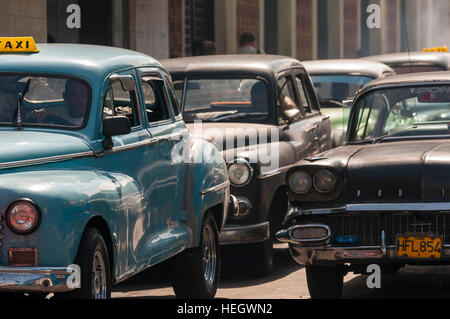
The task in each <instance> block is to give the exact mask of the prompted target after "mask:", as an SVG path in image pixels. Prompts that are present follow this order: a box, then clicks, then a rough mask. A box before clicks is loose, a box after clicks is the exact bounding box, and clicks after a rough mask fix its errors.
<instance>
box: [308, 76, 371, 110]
mask: <svg viewBox="0 0 450 319" xmlns="http://www.w3.org/2000/svg"><path fill="white" fill-rule="evenodd" d="M311 80H312V82H313V84H314V89H315V91H316V94H317V98H318V99H319V101H320V102H321V104H323V101H327V100H332V101H337V102H342V101H344V100H346V99H348V98H351V97H353V96H354V95H355V93H356V91H358V90H359V89H360V88H362V87H363V86H364V85H365V84H366V83H368V82H370V81H372V80H373V78H371V77H368V76H359V75H312V76H311ZM326 106H327V107H332V105H326Z"/></svg>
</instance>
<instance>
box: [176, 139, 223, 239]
mask: <svg viewBox="0 0 450 319" xmlns="http://www.w3.org/2000/svg"><path fill="white" fill-rule="evenodd" d="M180 143H181V144H180V145H179V148H178V149H182V151H178V153H180V154H181V153H182V154H183V157H182V160H183V164H184V167H185V169H184V183H183V184H184V192H183V194H184V196H183V209H184V210H185V211H186V212H187V218H186V219H185V225H186V227H187V228H188V229H189V231H190V232H191V243H190V247H195V246H197V245H198V243H199V242H200V236H201V233H200V230H201V227H202V222H203V216H204V214H205V213H206V212H207V211H209V210H211V209H212V208H214V207H217V206H218V205H221V212H220V213H219V214H218V215H220V217H219V218H220V220H216V222H217V223H218V224H220V225H224V224H225V220H226V212H227V210H228V201H229V196H230V190H229V181H228V174H227V169H226V164H225V161H224V160H223V159H222V156H221V153H220V151H219V150H218V149H217V148H216V147H215V146H214V145H213V144H212V143H209V142H207V141H205V140H203V139H200V138H192V137H188V138H185V139H184V140H183V141H182V142H180ZM217 218H218V216H216V219H217Z"/></svg>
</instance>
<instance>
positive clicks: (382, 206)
mask: <svg viewBox="0 0 450 319" xmlns="http://www.w3.org/2000/svg"><path fill="white" fill-rule="evenodd" d="M292 209H293V211H292V213H291V214H296V213H298V214H300V215H306V214H313V215H321V214H333V213H337V212H343V213H358V212H379V213H391V212H406V211H408V212H431V211H438V212H442V211H450V203H378V204H348V205H346V206H341V207H334V208H317V209H305V210H303V209H301V208H298V207H293V208H292Z"/></svg>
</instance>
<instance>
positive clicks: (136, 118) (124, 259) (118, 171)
mask: <svg viewBox="0 0 450 319" xmlns="http://www.w3.org/2000/svg"><path fill="white" fill-rule="evenodd" d="M107 80H108V83H109V84H108V87H107V89H106V93H105V98H104V101H103V107H102V117H103V118H106V117H111V116H126V117H127V118H128V120H129V121H130V126H131V132H130V133H128V134H124V135H119V136H113V137H112V145H110V146H109V147H107V149H106V150H105V152H104V156H103V159H102V163H103V164H102V170H103V171H104V172H105V173H104V174H107V175H108V176H109V177H110V178H111V179H112V180H113V181H114V184H115V185H116V187H117V191H118V192H119V194H121V193H122V187H130V186H128V184H130V185H135V186H134V187H135V188H137V189H138V190H139V194H137V196H139V197H140V198H141V200H140V201H139V203H137V207H138V208H137V209H135V210H129V209H124V212H125V214H124V215H120V216H118V217H117V218H118V224H120V225H121V227H119V228H118V230H119V231H118V234H117V241H118V246H119V247H118V250H119V251H120V252H121V253H120V254H118V256H117V258H118V260H117V264H118V265H119V267H120V269H119V273H125V272H128V271H130V270H132V269H133V268H135V267H136V263H137V262H138V259H139V258H138V256H136V253H135V251H136V247H139V246H140V245H141V242H142V238H143V236H144V233H145V230H146V228H147V226H148V224H149V221H148V209H147V206H148V204H147V202H148V200H147V199H146V198H145V190H146V189H147V188H148V187H149V180H150V178H149V177H148V176H146V174H143V172H145V171H147V168H148V163H147V161H146V160H145V155H146V152H147V149H146V146H147V145H148V144H149V143H150V141H151V135H150V133H149V132H148V130H147V128H146V126H145V122H144V121H143V117H142V111H141V106H140V99H139V90H138V82H137V78H136V73H135V70H128V71H123V72H118V73H115V74H113V75H111V76H110V77H109V78H108V79H107ZM125 80H127V82H128V83H132V88H129V87H127V88H125V87H124V86H123V82H125ZM106 172H108V173H106ZM119 196H120V195H119ZM128 200H129V199H128V198H126V197H122V198H121V204H122V205H123V207H127V206H128ZM132 206H135V205H132Z"/></svg>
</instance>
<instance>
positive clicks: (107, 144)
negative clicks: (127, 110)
mask: <svg viewBox="0 0 450 319" xmlns="http://www.w3.org/2000/svg"><path fill="white" fill-rule="evenodd" d="M130 132H131V124H130V120H129V119H128V117H126V116H112V117H106V118H104V119H103V135H104V136H105V139H104V140H103V142H102V145H103V148H104V149H105V150H110V149H112V148H113V146H114V143H113V141H112V139H111V137H112V136H117V135H124V134H128V133H130Z"/></svg>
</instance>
